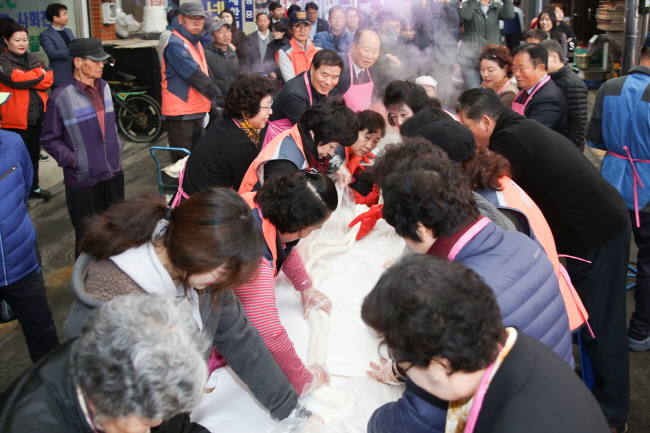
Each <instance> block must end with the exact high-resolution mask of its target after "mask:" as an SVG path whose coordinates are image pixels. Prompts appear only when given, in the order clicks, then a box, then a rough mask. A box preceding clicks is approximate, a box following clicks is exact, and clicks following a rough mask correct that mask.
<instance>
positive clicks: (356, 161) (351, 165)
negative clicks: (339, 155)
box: [345, 147, 361, 176]
mask: <svg viewBox="0 0 650 433" xmlns="http://www.w3.org/2000/svg"><path fill="white" fill-rule="evenodd" d="M345 161H346V162H345V165H346V167H347V168H348V171H349V172H350V174H351V175H353V176H354V173H355V172H356V171H357V168H359V166H360V165H361V157H360V156H357V155H356V154H355V153H354V152H353V151H352V147H346V148H345Z"/></svg>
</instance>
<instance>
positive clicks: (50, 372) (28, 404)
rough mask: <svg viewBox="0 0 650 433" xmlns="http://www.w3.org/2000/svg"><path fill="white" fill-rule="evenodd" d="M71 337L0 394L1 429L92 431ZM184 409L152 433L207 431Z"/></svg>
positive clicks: (6, 432) (63, 432)
mask: <svg viewBox="0 0 650 433" xmlns="http://www.w3.org/2000/svg"><path fill="white" fill-rule="evenodd" d="M73 344H74V341H68V342H67V343H64V344H62V345H60V346H59V347H57V348H56V349H54V350H52V352H50V353H49V354H48V355H47V357H45V358H44V359H42V360H41V362H39V363H37V364H35V365H33V366H31V367H30V368H29V369H28V370H27V371H26V372H25V373H23V374H22V375H21V376H20V377H19V378H18V380H16V381H15V382H14V383H13V384H12V385H11V386H10V387H9V388H8V389H7V390H6V391H5V392H4V393H3V394H2V395H0V431H2V432H3V433H23V432H48V433H94V432H96V431H97V430H95V429H93V428H92V427H91V426H90V425H89V424H88V421H86V416H85V414H84V412H83V410H82V409H81V405H80V404H79V398H78V394H77V387H76V386H75V383H74V377H73V375H72V369H71V368H70V365H71V363H72V360H71V351H72V346H73ZM189 418H190V417H189V415H188V414H185V413H181V414H178V415H176V416H173V417H172V418H170V419H169V420H167V421H164V422H163V423H162V424H160V425H159V426H158V427H154V428H152V429H151V433H174V432H179V431H182V432H184V433H207V430H206V429H205V428H204V427H202V426H201V425H199V424H196V423H192V422H190V419H189Z"/></svg>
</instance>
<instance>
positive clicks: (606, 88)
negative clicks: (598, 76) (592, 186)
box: [587, 66, 650, 209]
mask: <svg viewBox="0 0 650 433" xmlns="http://www.w3.org/2000/svg"><path fill="white" fill-rule="evenodd" d="M648 89H650V68H648V67H647V66H637V67H636V68H632V69H631V70H630V72H629V75H626V76H625V77H620V78H615V79H613V80H609V81H607V82H606V83H605V84H603V85H602V86H601V88H600V89H599V90H598V96H596V102H595V103H594V110H593V113H592V115H591V120H590V121H589V129H587V142H588V144H589V146H591V147H595V148H597V149H602V150H608V151H610V152H612V153H615V154H616V155H619V156H625V155H626V153H625V149H623V146H627V147H628V150H629V151H630V155H631V156H632V158H634V159H642V160H650V129H648V124H650V101H649V100H648V99H647V98H648V96H647V95H648V94H649V93H648ZM634 167H635V168H634V170H635V171H636V172H637V173H638V174H639V177H640V178H641V182H642V183H643V186H644V187H643V188H642V187H640V186H637V188H636V189H635V188H634V172H633V169H632V165H631V164H630V161H629V160H628V159H621V158H617V157H615V156H612V155H609V154H608V155H605V158H603V165H602V168H601V170H602V173H603V177H604V178H605V179H606V180H607V181H608V182H609V183H611V184H612V185H613V186H614V187H615V188H616V189H617V190H619V191H620V193H621V195H622V196H623V199H624V200H625V204H626V205H627V208H628V209H634V208H635V190H636V193H637V194H638V197H637V203H636V204H637V205H638V208H639V209H642V208H644V207H645V206H647V205H648V203H650V186H649V185H648V183H649V182H650V164H648V163H643V162H636V163H635V164H634Z"/></svg>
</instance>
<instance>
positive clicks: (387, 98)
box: [384, 80, 431, 114]
mask: <svg viewBox="0 0 650 433" xmlns="http://www.w3.org/2000/svg"><path fill="white" fill-rule="evenodd" d="M402 104H405V105H408V107H409V108H410V109H411V110H412V111H413V113H414V114H415V113H417V112H419V111H420V110H422V109H423V108H424V107H426V106H427V105H430V104H431V99H430V98H429V95H427V91H426V90H424V87H422V86H420V85H419V84H415V83H414V82H413V81H409V80H393V81H391V82H390V83H388V86H386V90H385V91H384V106H385V107H386V108H388V107H390V106H391V105H402Z"/></svg>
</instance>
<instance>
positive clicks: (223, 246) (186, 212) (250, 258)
mask: <svg viewBox="0 0 650 433" xmlns="http://www.w3.org/2000/svg"><path fill="white" fill-rule="evenodd" d="M165 217H168V219H169V226H168V228H167V231H166V232H165V233H164V234H163V235H162V237H161V238H159V239H158V240H157V241H160V242H162V245H163V246H164V247H165V249H166V250H167V255H168V256H169V260H170V262H171V264H172V266H174V268H175V269H176V270H177V271H178V272H180V274H181V275H180V276H181V281H182V282H183V283H184V285H185V287H186V289H189V288H190V287H189V284H188V278H189V277H190V276H191V275H196V274H202V273H205V272H210V271H213V270H215V269H217V268H223V270H224V276H223V278H221V279H220V280H219V281H217V282H216V283H215V284H214V285H213V286H212V287H211V288H210V291H211V293H212V294H214V293H216V292H217V291H220V290H225V289H231V288H235V287H238V286H240V285H241V284H243V283H245V282H246V281H248V280H249V279H250V277H252V276H253V274H254V272H255V270H256V269H257V265H258V261H259V256H260V255H261V251H262V250H261V248H262V247H261V245H262V244H261V238H260V236H259V232H258V231H257V230H256V229H255V225H254V221H253V217H252V215H251V211H250V208H249V206H248V205H247V204H246V202H244V200H243V199H242V198H241V197H240V196H239V195H238V194H237V193H235V192H234V191H230V190H227V189H222V188H211V189H207V190H204V191H201V192H198V193H196V194H194V195H193V196H192V197H191V198H189V199H188V200H186V201H184V202H182V203H181V204H180V205H178V206H177V207H176V208H174V209H173V210H171V211H170V210H169V208H168V207H167V204H166V202H165V199H164V198H163V197H161V196H160V195H158V194H157V193H154V192H147V193H143V194H140V195H137V196H136V197H133V198H131V199H129V200H128V201H122V202H120V203H117V204H115V205H114V206H112V207H111V208H110V209H109V210H108V211H106V212H105V213H103V214H101V215H96V216H94V217H93V218H92V220H91V221H90V223H89V225H88V231H87V232H86V234H85V235H84V237H83V238H82V239H81V242H80V244H79V249H80V251H82V252H84V253H89V254H92V255H93V256H94V257H95V258H96V259H98V260H102V259H108V258H109V257H112V256H115V255H118V254H121V253H123V252H124V251H126V250H128V249H129V248H134V247H138V246H140V245H143V244H145V243H146V242H149V241H152V239H151V238H152V235H153V233H154V230H155V228H156V226H157V224H158V222H159V221H160V220H161V219H163V218H165Z"/></svg>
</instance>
